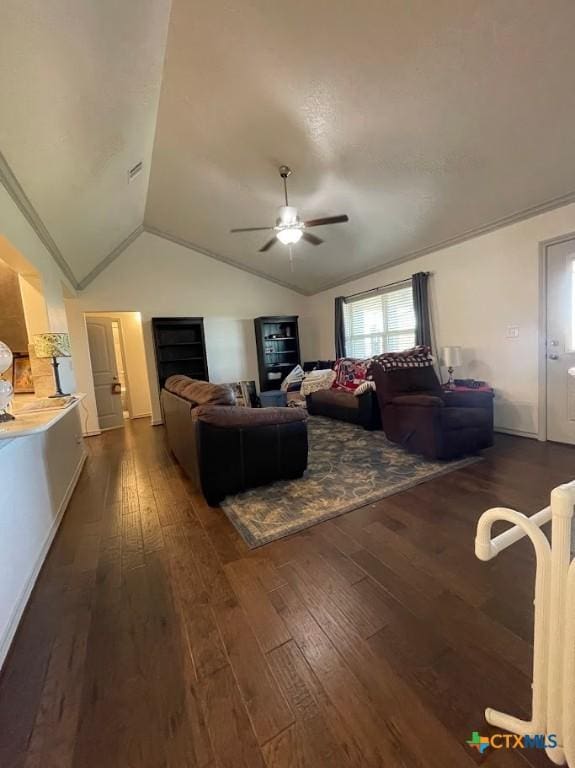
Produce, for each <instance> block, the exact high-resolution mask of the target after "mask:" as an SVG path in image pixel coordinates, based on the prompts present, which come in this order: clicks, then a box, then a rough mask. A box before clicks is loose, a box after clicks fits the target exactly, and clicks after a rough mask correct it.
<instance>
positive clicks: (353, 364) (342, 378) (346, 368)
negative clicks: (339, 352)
mask: <svg viewBox="0 0 575 768" xmlns="http://www.w3.org/2000/svg"><path fill="white" fill-rule="evenodd" d="M369 363H370V361H369V360H356V359H354V358H351V357H342V358H340V359H339V360H336V363H335V382H334V384H333V388H334V389H345V390H346V391H348V392H354V391H355V390H356V389H357V387H359V385H360V384H361V383H362V382H364V381H365V380H366V378H367V374H368V370H369Z"/></svg>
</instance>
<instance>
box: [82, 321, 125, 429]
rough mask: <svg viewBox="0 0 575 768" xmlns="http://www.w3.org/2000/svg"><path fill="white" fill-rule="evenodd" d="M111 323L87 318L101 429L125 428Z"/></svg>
mask: <svg viewBox="0 0 575 768" xmlns="http://www.w3.org/2000/svg"><path fill="white" fill-rule="evenodd" d="M112 322H113V321H112V320H110V319H109V318H107V317H101V318H93V317H90V318H88V319H86V327H87V329H88V344H89V347H90V359H91V361H92V375H93V377H94V393H95V395H96V408H97V410H98V421H99V422H100V429H115V428H116V427H123V426H124V416H123V413H122V393H121V387H120V381H119V378H118V367H117V363H116V353H115V350H114V334H113V331H112Z"/></svg>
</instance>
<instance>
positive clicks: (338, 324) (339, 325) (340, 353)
mask: <svg viewBox="0 0 575 768" xmlns="http://www.w3.org/2000/svg"><path fill="white" fill-rule="evenodd" d="M344 304H345V298H344V297H343V296H337V297H336V300H335V356H336V358H340V357H345V326H344V322H343V305H344Z"/></svg>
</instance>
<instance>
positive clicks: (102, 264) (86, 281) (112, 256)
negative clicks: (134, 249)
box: [78, 224, 144, 291]
mask: <svg viewBox="0 0 575 768" xmlns="http://www.w3.org/2000/svg"><path fill="white" fill-rule="evenodd" d="M143 231H144V225H143V224H140V225H139V226H138V227H136V229H135V230H134V231H133V232H131V233H130V234H129V235H128V237H126V238H125V240H122V242H121V243H120V244H119V245H117V246H116V247H115V248H114V250H113V251H110V253H109V254H108V255H107V256H106V257H105V258H104V259H102V261H99V262H98V263H97V264H96V266H95V267H94V269H93V270H92V271H91V272H88V274H87V275H86V277H83V278H82V279H81V280H80V282H79V283H78V289H79V290H80V291H83V290H84V289H85V288H87V287H88V286H89V285H90V283H91V282H92V281H93V280H95V279H96V278H97V277H98V275H99V274H100V273H101V272H103V271H104V270H105V269H106V267H109V266H110V264H111V263H112V262H113V261H116V259H117V258H118V256H121V254H122V253H124V251H125V250H126V248H127V247H128V246H129V245H131V244H132V243H133V242H134V240H135V239H136V238H137V237H139V236H140V235H141V234H142V232H143Z"/></svg>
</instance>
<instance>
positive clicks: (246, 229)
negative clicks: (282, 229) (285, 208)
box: [230, 227, 273, 232]
mask: <svg viewBox="0 0 575 768" xmlns="http://www.w3.org/2000/svg"><path fill="white" fill-rule="evenodd" d="M269 229H273V227H242V228H241V229H230V232H265V230H269Z"/></svg>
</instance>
